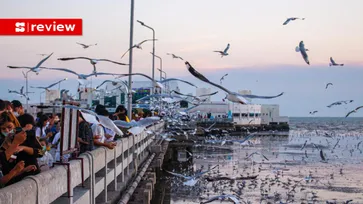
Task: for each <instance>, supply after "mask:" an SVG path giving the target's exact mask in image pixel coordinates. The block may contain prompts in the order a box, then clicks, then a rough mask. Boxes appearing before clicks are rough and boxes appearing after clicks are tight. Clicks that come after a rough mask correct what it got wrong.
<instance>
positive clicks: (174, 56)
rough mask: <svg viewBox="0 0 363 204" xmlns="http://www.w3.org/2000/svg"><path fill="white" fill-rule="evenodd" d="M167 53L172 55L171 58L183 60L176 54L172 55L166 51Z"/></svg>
mask: <svg viewBox="0 0 363 204" xmlns="http://www.w3.org/2000/svg"><path fill="white" fill-rule="evenodd" d="M166 54H167V55H171V56H172V57H173V59H181V60H184V59H183V58H181V57H179V56H177V55H174V54H173V53H166Z"/></svg>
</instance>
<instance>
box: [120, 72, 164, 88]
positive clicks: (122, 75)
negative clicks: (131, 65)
mask: <svg viewBox="0 0 363 204" xmlns="http://www.w3.org/2000/svg"><path fill="white" fill-rule="evenodd" d="M116 75H118V77H117V78H121V77H125V76H130V75H132V76H133V75H139V76H143V77H146V78H148V79H150V80H151V81H152V82H153V86H154V87H156V88H160V89H163V88H164V86H163V85H162V84H161V83H160V82H158V81H156V80H153V78H151V77H149V76H148V75H146V74H142V73H132V74H116Z"/></svg>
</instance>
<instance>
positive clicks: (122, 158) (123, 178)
mask: <svg viewBox="0 0 363 204" xmlns="http://www.w3.org/2000/svg"><path fill="white" fill-rule="evenodd" d="M124 156H125V155H124V143H123V140H122V139H121V155H120V157H121V173H120V175H119V177H118V178H117V181H119V182H124V181H125V173H124V172H125V170H124V160H125V159H124Z"/></svg>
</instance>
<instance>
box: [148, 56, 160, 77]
mask: <svg viewBox="0 0 363 204" xmlns="http://www.w3.org/2000/svg"><path fill="white" fill-rule="evenodd" d="M150 54H152V55H154V56H155V57H156V58H158V59H159V60H160V68H159V69H158V70H159V71H160V70H161V71H160V81H161V80H162V79H161V78H162V77H163V76H162V71H163V59H162V58H161V57H159V56H157V55H155V54H153V53H152V52H150Z"/></svg>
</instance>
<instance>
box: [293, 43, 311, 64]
mask: <svg viewBox="0 0 363 204" xmlns="http://www.w3.org/2000/svg"><path fill="white" fill-rule="evenodd" d="M295 51H296V52H300V53H301V56H302V57H303V59H304V61H305V62H306V64H308V65H310V61H309V56H308V54H307V53H306V52H307V51H309V50H308V49H306V48H305V44H304V42H303V41H301V42H300V43H299V46H297V47H296V48H295Z"/></svg>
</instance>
